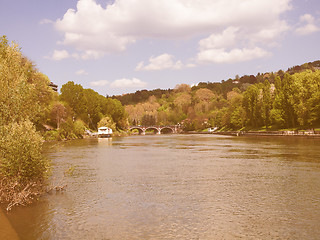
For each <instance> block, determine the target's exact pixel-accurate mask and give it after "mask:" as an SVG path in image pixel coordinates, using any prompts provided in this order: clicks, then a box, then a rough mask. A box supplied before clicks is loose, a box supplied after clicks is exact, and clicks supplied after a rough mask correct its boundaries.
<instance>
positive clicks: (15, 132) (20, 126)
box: [0, 120, 49, 182]
mask: <svg viewBox="0 0 320 240" xmlns="http://www.w3.org/2000/svg"><path fill="white" fill-rule="evenodd" d="M0 132H1V134H0V146H1V147H0V175H1V176H2V177H7V178H10V179H15V180H17V181H18V182H25V181H31V180H37V179H43V178H45V177H46V176H47V174H48V170H49V162H48V160H46V159H45V158H43V156H42V154H41V152H42V137H41V136H40V134H39V133H38V132H36V129H35V127H34V126H33V124H32V123H31V122H30V121H29V120H26V121H22V122H20V123H16V122H14V123H10V124H8V125H4V126H2V127H1V128H0Z"/></svg>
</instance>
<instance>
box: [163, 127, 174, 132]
mask: <svg viewBox="0 0 320 240" xmlns="http://www.w3.org/2000/svg"><path fill="white" fill-rule="evenodd" d="M174 132H175V130H174V128H172V127H162V128H161V129H160V133H161V134H168V133H174Z"/></svg>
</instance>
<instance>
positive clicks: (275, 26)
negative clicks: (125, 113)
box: [0, 0, 320, 96]
mask: <svg viewBox="0 0 320 240" xmlns="http://www.w3.org/2000/svg"><path fill="white" fill-rule="evenodd" d="M0 35H6V36H7V38H8V39H9V41H14V42H16V43H18V44H19V46H20V47H21V51H22V52H23V54H24V55H25V56H27V57H28V58H29V59H30V60H31V61H33V62H34V63H35V65H36V66H37V68H38V69H39V71H40V72H42V73H44V74H46V75H47V76H48V77H49V79H50V80H51V81H52V82H54V83H55V84H57V85H58V86H59V88H61V86H62V85H63V84H65V83H67V82H68V81H73V82H74V83H76V84H81V85H82V86H83V87H84V88H92V89H93V90H95V91H97V92H98V93H100V94H101V95H104V96H106V95H109V96H111V95H121V94H125V93H131V92H135V91H137V90H142V89H148V90H152V89H157V88H160V89H168V88H174V87H175V86H176V85H178V84H182V83H185V84H190V85H194V84H197V83H199V82H220V81H221V80H228V79H229V78H235V76H236V75H239V76H242V75H251V74H252V75H256V74H257V73H259V72H260V73H265V72H270V71H273V72H276V71H278V70H280V69H281V70H287V69H288V68H289V67H292V66H295V65H301V64H303V63H306V62H312V61H315V60H320V46H319V42H320V2H319V0H28V1H26V0H0Z"/></svg>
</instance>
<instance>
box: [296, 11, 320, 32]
mask: <svg viewBox="0 0 320 240" xmlns="http://www.w3.org/2000/svg"><path fill="white" fill-rule="evenodd" d="M300 25H302V26H301V27H298V28H297V29H296V30H295V33H296V34H298V35H309V34H312V33H314V32H318V31H319V30H320V28H319V27H318V26H317V25H316V24H315V18H314V17H313V16H312V15H310V14H304V15H302V16H301V17H300Z"/></svg>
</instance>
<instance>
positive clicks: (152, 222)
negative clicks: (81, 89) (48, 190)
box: [8, 135, 320, 240]
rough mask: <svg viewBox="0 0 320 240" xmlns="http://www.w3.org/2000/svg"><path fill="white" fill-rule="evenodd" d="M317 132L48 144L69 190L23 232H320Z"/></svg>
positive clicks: (41, 235) (16, 220) (262, 235)
mask: <svg viewBox="0 0 320 240" xmlns="http://www.w3.org/2000/svg"><path fill="white" fill-rule="evenodd" d="M319 146H320V139H309V138H299V137H297V138H295V137H273V138H268V137H230V136H216V135H150V136H131V137H125V138H113V139H83V140H77V141H70V142H66V143H58V144H57V143H55V144H47V145H46V148H47V152H46V155H47V157H48V158H50V159H51V160H52V163H53V165H54V169H53V175H52V182H54V183H55V184H57V185H64V184H67V188H66V191H64V192H60V193H59V192H58V193H52V194H50V195H47V196H46V197H45V198H44V199H42V200H41V201H40V202H39V203H37V204H34V205H32V206H30V207H26V208H19V209H15V210H13V211H12V212H10V213H9V214H8V219H9V220H10V222H11V224H12V226H13V227H14V229H15V230H16V231H17V233H18V235H19V236H20V239H139V240H140V239H319V236H320V147H319Z"/></svg>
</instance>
